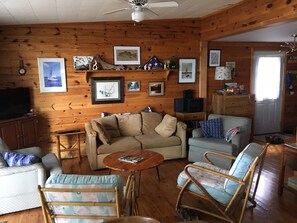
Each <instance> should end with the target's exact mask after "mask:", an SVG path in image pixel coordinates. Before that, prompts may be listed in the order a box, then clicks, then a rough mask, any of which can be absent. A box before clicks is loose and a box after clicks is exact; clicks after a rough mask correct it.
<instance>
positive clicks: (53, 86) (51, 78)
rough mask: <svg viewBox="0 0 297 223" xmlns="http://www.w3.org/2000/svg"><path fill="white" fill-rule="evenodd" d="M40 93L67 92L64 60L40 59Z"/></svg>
mask: <svg viewBox="0 0 297 223" xmlns="http://www.w3.org/2000/svg"><path fill="white" fill-rule="evenodd" d="M38 69H39V81H40V92H66V91H67V89H66V75H65V64H64V58H38Z"/></svg>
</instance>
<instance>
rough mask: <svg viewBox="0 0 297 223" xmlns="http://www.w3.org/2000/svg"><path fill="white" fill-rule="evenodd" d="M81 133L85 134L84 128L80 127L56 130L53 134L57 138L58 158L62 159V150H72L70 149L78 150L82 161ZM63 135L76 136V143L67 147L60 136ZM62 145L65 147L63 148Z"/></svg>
mask: <svg viewBox="0 0 297 223" xmlns="http://www.w3.org/2000/svg"><path fill="white" fill-rule="evenodd" d="M81 134H85V131H84V130H80V129H73V130H63V131H57V132H54V133H53V135H54V136H55V137H56V139H57V152H58V158H59V160H60V161H61V153H62V152H70V151H77V153H78V161H79V162H80V135H81ZM61 136H66V137H68V136H76V141H75V142H74V144H72V145H70V146H68V147H66V146H65V145H63V144H62V143H61V141H60V137H61ZM61 147H62V148H63V149H61Z"/></svg>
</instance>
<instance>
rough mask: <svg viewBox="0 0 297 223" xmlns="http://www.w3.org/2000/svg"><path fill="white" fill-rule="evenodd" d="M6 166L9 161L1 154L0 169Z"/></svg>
mask: <svg viewBox="0 0 297 223" xmlns="http://www.w3.org/2000/svg"><path fill="white" fill-rule="evenodd" d="M4 167H7V163H6V161H5V160H4V159H3V156H2V154H0V169H1V168H4Z"/></svg>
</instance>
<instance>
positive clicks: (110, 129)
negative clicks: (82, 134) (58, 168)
mask: <svg viewBox="0 0 297 223" xmlns="http://www.w3.org/2000/svg"><path fill="white" fill-rule="evenodd" d="M156 127H157V128H156ZM186 127H187V126H186V124H185V123H183V122H177V121H176V118H175V117H172V116H169V115H165V116H164V118H163V117H162V114H160V113H157V112H141V113H138V114H129V115H119V116H115V115H112V116H107V117H103V118H97V119H93V120H91V121H90V122H87V123H85V130H86V152H87V156H88V160H89V163H90V166H91V169H92V170H95V169H101V168H105V166H104V164H103V159H104V157H106V156H107V155H109V154H111V153H114V152H117V151H125V150H145V149H147V150H151V151H155V152H159V153H161V154H162V155H163V156H164V159H165V160H169V159H177V158H184V157H186ZM155 129H156V130H157V132H156V131H155Z"/></svg>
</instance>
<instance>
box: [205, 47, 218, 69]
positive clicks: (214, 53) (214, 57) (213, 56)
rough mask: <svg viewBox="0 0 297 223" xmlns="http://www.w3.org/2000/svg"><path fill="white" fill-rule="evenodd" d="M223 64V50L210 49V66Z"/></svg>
mask: <svg viewBox="0 0 297 223" xmlns="http://www.w3.org/2000/svg"><path fill="white" fill-rule="evenodd" d="M220 65H221V50H215V49H213V50H209V52H208V66H209V67H219V66H220Z"/></svg>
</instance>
